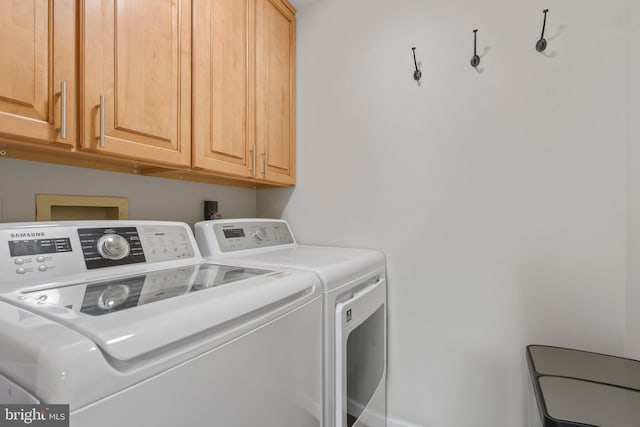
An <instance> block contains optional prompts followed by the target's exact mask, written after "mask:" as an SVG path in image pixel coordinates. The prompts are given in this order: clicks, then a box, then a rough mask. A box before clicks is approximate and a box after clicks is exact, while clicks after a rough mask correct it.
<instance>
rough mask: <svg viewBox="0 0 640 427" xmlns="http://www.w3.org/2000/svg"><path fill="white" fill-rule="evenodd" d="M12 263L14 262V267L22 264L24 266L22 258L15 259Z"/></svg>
mask: <svg viewBox="0 0 640 427" xmlns="http://www.w3.org/2000/svg"><path fill="white" fill-rule="evenodd" d="M13 262H14V263H15V264H16V265H22V264H24V260H23V259H22V258H16V259H15V260H14V261H13Z"/></svg>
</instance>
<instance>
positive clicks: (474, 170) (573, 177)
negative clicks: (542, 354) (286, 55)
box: [257, 0, 640, 427]
mask: <svg viewBox="0 0 640 427" xmlns="http://www.w3.org/2000/svg"><path fill="white" fill-rule="evenodd" d="M545 7H550V9H551V11H550V13H549V21H548V23H547V36H548V38H549V47H548V52H547V54H548V55H550V57H548V56H543V55H540V54H539V53H537V52H536V51H535V49H534V46H535V42H536V39H537V38H538V37H539V36H540V28H541V25H542V10H543V9H544V8H545ZM298 18H299V19H298V27H297V28H298V86H297V88H298V139H297V141H298V153H299V157H298V169H297V170H298V183H297V186H296V187H295V189H293V190H292V189H284V190H259V191H258V196H257V197H258V214H259V215H261V216H280V215H281V216H283V217H284V218H286V219H288V220H290V221H291V225H292V228H293V230H294V232H296V236H297V237H298V238H299V241H300V242H302V243H316V244H336V245H343V246H364V247H375V248H379V249H381V250H383V251H384V252H386V254H387V257H388V272H389V351H388V355H389V365H388V367H389V370H388V374H389V376H388V404H389V406H388V415H389V417H390V418H391V419H390V421H389V424H388V425H389V426H390V427H392V426H393V427H396V426H406V425H409V424H414V425H419V426H423V427H445V426H454V427H457V426H475V427H493V426H509V427H522V426H524V425H526V416H525V413H526V406H525V402H527V401H528V393H529V392H530V391H529V386H528V384H527V368H526V364H525V359H524V347H525V345H526V344H530V343H545V344H553V345H564V346H570V347H579V348H584V349H587V350H594V351H603V352H610V353H616V354H622V353H623V352H624V341H625V292H626V289H625V239H626V209H625V201H626V200H625V152H626V146H625V109H626V105H625V99H626V85H625V75H626V64H625V5H624V0H610V1H607V2H602V1H600V0H564V1H562V2H553V4H552V5H550V4H549V2H548V1H543V0H532V1H528V2H522V1H511V0H487V1H473V0H453V1H439V0H396V1H393V2H389V1H388V0H349V1H344V0H322V1H319V2H317V3H313V4H310V5H308V6H305V7H301V8H300V9H299V14H298ZM474 28H478V29H479V32H478V48H479V49H478V50H479V53H480V54H483V52H486V54H484V56H483V58H482V63H481V64H480V68H481V69H482V70H483V72H482V73H478V72H476V71H474V70H473V68H471V66H470V65H469V60H470V59H471V56H472V54H473V33H472V30H473V29H474ZM413 46H416V47H417V49H416V53H417V57H418V61H420V62H421V63H422V74H423V79H422V84H421V86H420V87H418V86H417V85H416V83H415V81H414V80H413V78H412V74H413V70H412V69H413V58H412V56H411V47H413ZM638 46H640V39H638V40H635V39H634V44H633V45H632V47H631V48H632V49H635V50H636V51H637V50H638ZM485 47H486V48H487V49H485ZM634 70H635V71H636V75H638V72H637V71H638V69H637V68H635V69H634ZM636 123H638V120H636ZM638 182H640V181H638ZM639 190H640V186H636V187H635V190H634V191H635V192H636V194H640V191H639ZM636 197H637V196H636ZM636 252H638V251H636ZM634 262H635V265H636V266H638V265H640V263H638V262H637V261H634ZM639 289H640V287H639ZM636 294H640V292H636ZM638 300H640V299H637V298H636V301H638ZM637 305H638V304H637V303H634V307H637ZM634 310H635V308H634ZM636 311H637V310H636ZM636 317H640V316H636ZM636 321H637V319H636ZM638 324H640V322H638ZM639 330H640V328H639ZM639 336H640V334H639Z"/></svg>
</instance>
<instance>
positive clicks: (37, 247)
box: [9, 238, 71, 257]
mask: <svg viewBox="0 0 640 427" xmlns="http://www.w3.org/2000/svg"><path fill="white" fill-rule="evenodd" d="M9 252H10V253H11V256H12V257H16V256H31V255H42V254H55V253H58V252H71V240H69V239H67V238H64V239H39V240H11V241H9Z"/></svg>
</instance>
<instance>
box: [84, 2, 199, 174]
mask: <svg viewBox="0 0 640 427" xmlns="http://www.w3.org/2000/svg"><path fill="white" fill-rule="evenodd" d="M81 13H82V21H81V23H82V45H81V46H82V52H81V61H82V62H81V75H82V78H83V81H82V87H83V96H82V102H83V104H82V107H81V113H82V116H81V132H82V135H83V136H84V138H83V141H82V146H83V148H85V149H88V150H91V151H97V152H102V153H107V154H109V155H113V156H120V157H125V158H129V159H136V160H141V161H149V162H154V163H162V164H166V165H172V166H189V165H190V156H191V134H190V128H191V123H190V120H191V106H190V104H191V95H190V94H191V1H190V0H136V1H132V0H84V3H83V9H82V11H81ZM101 100H102V102H101ZM101 135H102V138H101Z"/></svg>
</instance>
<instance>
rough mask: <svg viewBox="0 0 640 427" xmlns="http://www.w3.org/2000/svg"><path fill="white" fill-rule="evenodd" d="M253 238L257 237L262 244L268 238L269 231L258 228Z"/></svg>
mask: <svg viewBox="0 0 640 427" xmlns="http://www.w3.org/2000/svg"><path fill="white" fill-rule="evenodd" d="M253 237H255V238H256V240H257V241H258V242H261V241H263V240H264V239H266V238H267V230H265V229H264V228H263V227H258V228H257V229H256V231H255V232H254V233H253Z"/></svg>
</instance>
